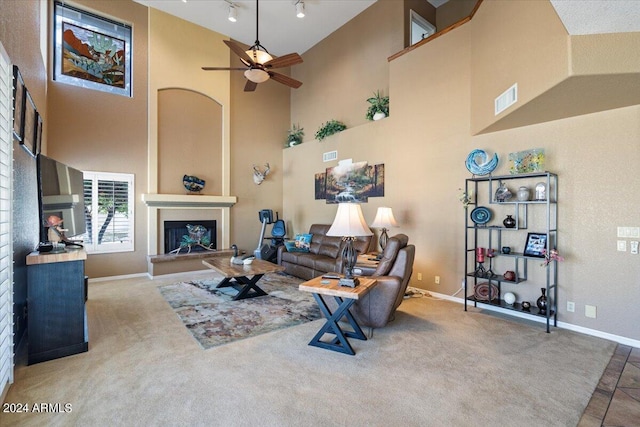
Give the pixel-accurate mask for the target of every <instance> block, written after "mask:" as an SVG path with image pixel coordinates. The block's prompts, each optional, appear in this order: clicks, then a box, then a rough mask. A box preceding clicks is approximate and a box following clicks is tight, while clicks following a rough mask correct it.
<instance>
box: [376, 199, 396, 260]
mask: <svg viewBox="0 0 640 427" xmlns="http://www.w3.org/2000/svg"><path fill="white" fill-rule="evenodd" d="M371 226H372V227H374V228H380V229H381V231H380V238H379V239H378V241H379V242H380V247H381V248H382V251H383V252H384V248H385V247H386V246H387V240H389V236H388V235H387V229H389V228H391V227H397V226H398V223H397V222H396V219H395V218H394V216H393V211H392V210H391V208H387V207H379V208H378V212H376V217H375V218H374V219H373V223H371Z"/></svg>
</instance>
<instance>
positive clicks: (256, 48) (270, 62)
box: [202, 0, 302, 92]
mask: <svg viewBox="0 0 640 427" xmlns="http://www.w3.org/2000/svg"><path fill="white" fill-rule="evenodd" d="M258 1H259V0H256V42H255V43H254V44H253V46H251V47H250V48H249V49H248V50H244V48H242V46H240V45H239V44H238V43H236V42H233V41H231V40H223V41H224V43H225V44H226V45H227V46H229V49H231V51H232V52H233V53H235V54H236V55H238V56H239V57H240V61H242V63H243V64H244V65H245V66H246V67H245V68H240V67H202V69H203V70H205V71H215V70H230V71H244V76H245V77H246V78H247V83H246V85H245V86H244V91H245V92H252V91H254V90H256V87H257V86H258V83H262V82H266V81H267V80H269V79H272V80H275V81H276V82H278V83H282V84H283V85H286V86H289V87H291V88H294V89H297V88H299V87H300V86H302V82H300V81H298V80H296V79H294V78H291V77H289V76H286V75H284V74H280V73H276V72H275V71H272V70H273V69H274V68H283V67H290V66H292V65H296V64H300V63H301V62H302V57H300V55H298V54H297V53H289V54H287V55H283V56H279V57H273V56H271V55H270V54H269V52H268V51H267V49H266V48H265V47H264V46H262V45H261V44H260V39H259V37H258Z"/></svg>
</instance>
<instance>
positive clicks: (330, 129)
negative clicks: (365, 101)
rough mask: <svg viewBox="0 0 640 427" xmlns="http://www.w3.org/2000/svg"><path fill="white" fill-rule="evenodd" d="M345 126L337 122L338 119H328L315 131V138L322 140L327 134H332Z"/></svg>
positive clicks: (340, 130)
mask: <svg viewBox="0 0 640 427" xmlns="http://www.w3.org/2000/svg"><path fill="white" fill-rule="evenodd" d="M346 128H347V126H346V125H345V124H344V123H342V122H339V121H338V120H329V121H328V122H326V123H323V124H322V126H320V128H319V129H318V131H317V132H316V139H317V140H318V141H322V140H323V139H325V138H326V137H328V136H331V135H333V134H334V133H338V132H342V131H343V130H345V129H346Z"/></svg>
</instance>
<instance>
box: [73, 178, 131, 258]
mask: <svg viewBox="0 0 640 427" xmlns="http://www.w3.org/2000/svg"><path fill="white" fill-rule="evenodd" d="M84 205H85V217H86V224H87V232H86V233H85V235H84V236H82V240H83V241H84V247H85V249H86V250H87V252H88V253H106V252H126V251H133V248H134V240H133V237H134V227H133V225H134V212H133V205H134V179H133V175H132V174H123V173H108V172H84Z"/></svg>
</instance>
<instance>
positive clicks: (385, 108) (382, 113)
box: [366, 90, 389, 120]
mask: <svg viewBox="0 0 640 427" xmlns="http://www.w3.org/2000/svg"><path fill="white" fill-rule="evenodd" d="M367 102H368V103H369V104H371V105H369V108H368V109H367V116H366V117H367V120H381V119H384V118H385V117H388V116H389V97H388V96H382V95H380V91H379V90H378V91H375V92H374V93H373V96H372V97H371V98H369V99H367Z"/></svg>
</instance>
